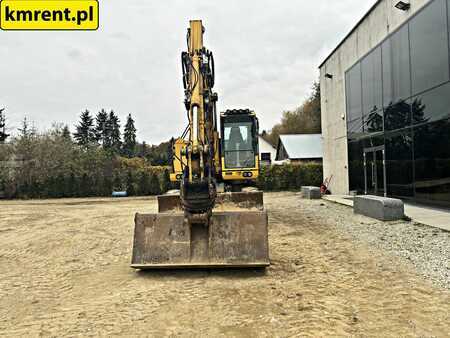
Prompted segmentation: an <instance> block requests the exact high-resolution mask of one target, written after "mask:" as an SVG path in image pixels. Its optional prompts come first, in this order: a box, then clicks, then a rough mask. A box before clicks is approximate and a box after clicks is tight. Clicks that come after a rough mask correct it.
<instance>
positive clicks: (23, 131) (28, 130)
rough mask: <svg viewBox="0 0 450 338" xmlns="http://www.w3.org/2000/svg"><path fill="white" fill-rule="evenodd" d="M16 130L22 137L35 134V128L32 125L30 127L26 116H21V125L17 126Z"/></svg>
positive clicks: (25, 137)
mask: <svg viewBox="0 0 450 338" xmlns="http://www.w3.org/2000/svg"><path fill="white" fill-rule="evenodd" d="M18 130H19V133H20V137H21V138H22V139H28V138H30V137H32V136H34V135H35V134H36V129H35V128H34V126H31V127H30V123H29V122H28V119H27V118H26V117H24V118H23V120H22V127H21V128H18Z"/></svg>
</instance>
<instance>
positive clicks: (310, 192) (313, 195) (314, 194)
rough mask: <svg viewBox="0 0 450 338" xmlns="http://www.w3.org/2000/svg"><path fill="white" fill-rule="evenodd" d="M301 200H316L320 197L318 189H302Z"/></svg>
mask: <svg viewBox="0 0 450 338" xmlns="http://www.w3.org/2000/svg"><path fill="white" fill-rule="evenodd" d="M302 194H303V198H306V199H308V200H317V199H320V198H321V197H322V194H321V193H320V188H319V187H302Z"/></svg>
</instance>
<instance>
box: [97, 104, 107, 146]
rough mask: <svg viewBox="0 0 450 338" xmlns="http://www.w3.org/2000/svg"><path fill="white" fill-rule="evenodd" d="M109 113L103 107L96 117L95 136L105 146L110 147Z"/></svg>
mask: <svg viewBox="0 0 450 338" xmlns="http://www.w3.org/2000/svg"><path fill="white" fill-rule="evenodd" d="M108 126H109V124H108V113H107V112H106V111H105V110H104V109H102V110H100V111H99V112H98V113H97V116H96V117H95V138H96V140H97V142H98V143H100V144H101V145H102V146H103V148H108V147H109V145H110V142H109V134H110V133H109V128H108Z"/></svg>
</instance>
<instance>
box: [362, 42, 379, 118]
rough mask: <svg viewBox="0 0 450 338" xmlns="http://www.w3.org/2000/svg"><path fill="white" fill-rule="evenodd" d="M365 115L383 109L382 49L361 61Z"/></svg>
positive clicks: (376, 49)
mask: <svg viewBox="0 0 450 338" xmlns="http://www.w3.org/2000/svg"><path fill="white" fill-rule="evenodd" d="M361 76H362V102H363V114H364V115H366V116H367V115H369V114H371V113H373V112H375V111H378V110H380V109H381V108H382V85H381V48H380V47H377V48H375V49H374V50H373V51H372V52H371V53H370V54H368V55H367V56H366V57H365V58H364V59H363V60H362V61H361Z"/></svg>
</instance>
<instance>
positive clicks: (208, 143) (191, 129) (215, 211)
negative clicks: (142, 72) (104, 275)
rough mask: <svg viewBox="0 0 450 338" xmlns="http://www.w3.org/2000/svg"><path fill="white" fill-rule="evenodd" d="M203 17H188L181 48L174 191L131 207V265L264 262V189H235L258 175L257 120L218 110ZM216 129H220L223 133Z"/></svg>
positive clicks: (266, 259)
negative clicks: (149, 205) (142, 209)
mask: <svg viewBox="0 0 450 338" xmlns="http://www.w3.org/2000/svg"><path fill="white" fill-rule="evenodd" d="M204 31H205V30H204V27H203V25H202V22H201V21H199V20H194V21H191V22H190V27H189V29H188V34H187V43H188V51H187V52H183V53H182V56H181V59H182V66H183V85H184V89H185V100H184V104H185V107H186V110H187V116H188V126H187V128H186V131H185V132H184V133H183V135H182V137H180V138H179V139H177V140H176V141H174V142H173V147H172V157H173V165H172V168H173V172H172V174H171V175H170V177H171V180H172V181H177V182H179V184H180V191H179V193H178V194H173V195H163V196H158V213H154V214H136V216H135V228H134V241H133V253H132V263H131V267H132V268H136V269H161V268H222V267H266V266H268V265H269V264H270V262H269V242H268V216H267V212H266V211H265V210H264V204H263V193H262V192H258V191H253V192H222V193H218V190H219V189H218V186H219V184H220V185H221V186H226V187H227V189H226V190H232V191H235V190H240V188H241V187H242V186H243V185H245V184H247V183H251V182H254V180H255V179H256V178H257V177H258V174H259V157H258V120H257V118H256V115H255V113H254V112H252V111H250V110H249V109H238V110H229V111H226V112H225V113H222V114H221V129H220V131H221V133H219V127H218V120H217V112H216V102H217V100H218V95H217V93H215V92H213V91H212V89H213V87H214V81H215V75H214V58H213V54H212V52H210V51H208V50H207V49H206V48H205V47H204V46H203V34H204ZM219 134H222V135H221V137H220V136H219Z"/></svg>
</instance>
